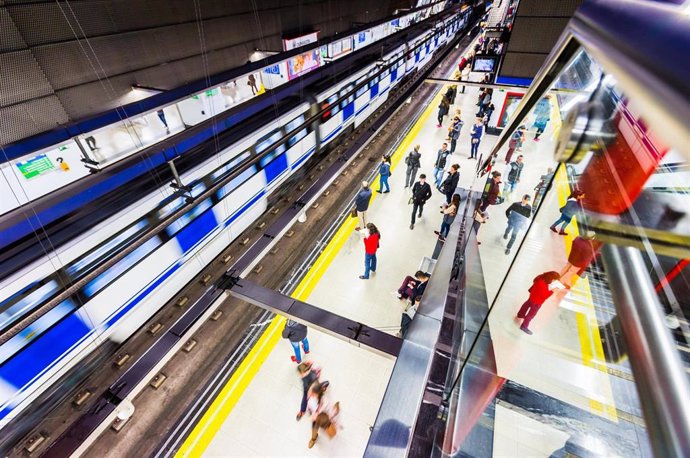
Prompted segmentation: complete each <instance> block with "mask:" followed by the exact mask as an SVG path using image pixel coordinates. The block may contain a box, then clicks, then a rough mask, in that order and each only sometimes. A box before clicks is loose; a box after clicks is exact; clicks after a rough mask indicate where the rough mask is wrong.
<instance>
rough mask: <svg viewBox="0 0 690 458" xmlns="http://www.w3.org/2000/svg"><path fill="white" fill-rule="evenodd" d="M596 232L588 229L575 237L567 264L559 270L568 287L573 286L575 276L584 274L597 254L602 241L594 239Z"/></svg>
mask: <svg viewBox="0 0 690 458" xmlns="http://www.w3.org/2000/svg"><path fill="white" fill-rule="evenodd" d="M594 236H595V234H594V232H592V231H587V232H586V233H585V234H584V235H579V236H577V237H575V238H574V239H573V243H572V245H571V246H570V254H569V255H568V262H567V264H566V265H565V266H564V267H563V268H562V269H561V271H560V272H559V275H560V277H559V279H560V281H561V283H563V284H564V285H565V287H566V288H568V289H570V288H571V287H572V284H573V282H572V280H573V279H574V278H575V276H576V275H577V276H580V277H581V276H582V274H583V273H584V271H585V269H586V268H587V267H588V266H589V264H590V263H591V262H592V260H593V259H594V257H595V256H596V255H597V252H598V251H599V248H600V247H601V242H599V241H596V240H594Z"/></svg>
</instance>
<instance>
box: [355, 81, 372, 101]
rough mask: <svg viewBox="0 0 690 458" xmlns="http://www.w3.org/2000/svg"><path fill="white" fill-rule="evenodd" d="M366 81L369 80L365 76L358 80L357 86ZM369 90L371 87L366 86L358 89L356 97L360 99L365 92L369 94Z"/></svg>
mask: <svg viewBox="0 0 690 458" xmlns="http://www.w3.org/2000/svg"><path fill="white" fill-rule="evenodd" d="M366 79H367V77H366V76H363V77H361V78H360V79H358V80H357V82H356V83H355V84H360V83H363V82H364V81H365V80H366ZM368 89H369V86H368V85H366V84H364V85H363V86H362V87H360V88H359V89H357V91H356V92H355V97H359V96H360V95H362V94H364V93H365V92H367V90H368Z"/></svg>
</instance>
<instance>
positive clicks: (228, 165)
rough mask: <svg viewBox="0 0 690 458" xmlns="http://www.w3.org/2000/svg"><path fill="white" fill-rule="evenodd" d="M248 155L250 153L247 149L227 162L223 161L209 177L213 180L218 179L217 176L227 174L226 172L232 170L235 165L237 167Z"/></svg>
mask: <svg viewBox="0 0 690 458" xmlns="http://www.w3.org/2000/svg"><path fill="white" fill-rule="evenodd" d="M249 156H251V153H250V152H249V151H245V152H244V153H242V154H240V155H239V156H236V157H234V158H233V159H231V160H229V161H228V162H226V163H225V165H224V166H222V167H220V168H218V169H216V170H215V171H214V172H213V173H212V174H211V179H212V180H213V181H214V182H215V181H217V180H218V178H220V177H223V176H225V175H227V174H228V172H230V171H232V170H233V169H234V168H235V167H237V166H238V165H240V164H241V163H242V162H244V161H245V160H246V159H247V158H248V157H249Z"/></svg>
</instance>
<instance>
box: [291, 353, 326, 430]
mask: <svg viewBox="0 0 690 458" xmlns="http://www.w3.org/2000/svg"><path fill="white" fill-rule="evenodd" d="M297 373H298V374H299V376H300V379H301V380H302V402H301V403H300V405H299V412H297V415H296V417H295V419H296V420H297V421H300V420H301V419H302V417H303V416H304V412H306V411H307V397H308V395H309V388H310V387H311V385H312V384H313V383H314V382H318V380H319V377H320V376H321V368H320V367H318V366H317V365H316V364H314V363H313V362H311V361H304V362H303V363H299V364H298V365H297Z"/></svg>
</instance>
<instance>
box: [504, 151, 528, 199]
mask: <svg viewBox="0 0 690 458" xmlns="http://www.w3.org/2000/svg"><path fill="white" fill-rule="evenodd" d="M524 166H525V162H524V160H523V156H522V154H521V155H519V156H518V157H517V159H515V160H514V161H513V162H511V163H510V165H509V166H508V168H509V171H508V179H507V180H506V184H505V186H504V187H503V194H505V195H504V197H505V198H506V199H508V196H509V195H510V194H512V192H513V191H514V190H515V186H517V184H518V183H519V182H520V175H521V174H522V168H523V167H524Z"/></svg>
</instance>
